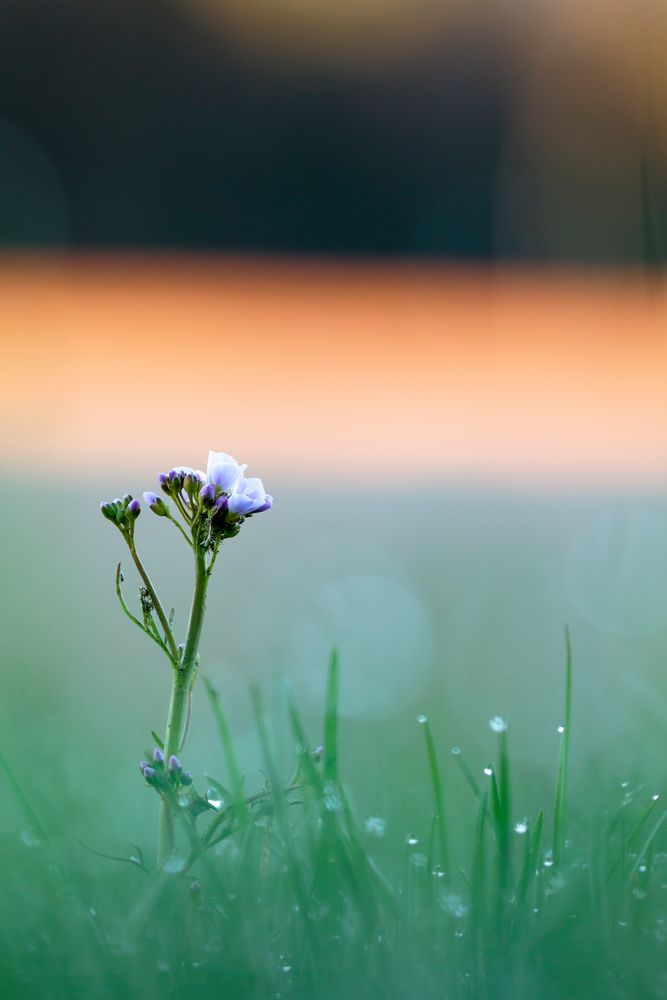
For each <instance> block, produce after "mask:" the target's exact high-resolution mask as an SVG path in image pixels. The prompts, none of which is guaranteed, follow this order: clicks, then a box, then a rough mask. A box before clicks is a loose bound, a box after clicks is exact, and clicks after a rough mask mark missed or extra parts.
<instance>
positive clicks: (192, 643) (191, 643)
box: [158, 546, 209, 866]
mask: <svg viewBox="0 0 667 1000" xmlns="http://www.w3.org/2000/svg"><path fill="white" fill-rule="evenodd" d="M208 580H209V577H208V573H207V572H206V558H205V553H204V552H203V551H202V549H201V547H200V546H197V547H196V548H195V589H194V594H193V595H192V606H191V608H190V620H189V622H188V633H187V637H186V640H185V649H184V650H183V657H182V659H181V660H180V662H179V663H178V666H177V667H175V669H174V673H173V678H172V686H171V701H170V703H169V715H168V717H167V731H166V734H165V740H164V752H165V757H166V759H167V760H169V758H170V757H171V755H172V754H178V753H179V751H180V749H181V744H182V742H183V730H184V726H185V717H186V712H187V705H188V699H189V695H190V691H191V689H192V683H193V681H194V677H195V672H196V669H197V650H198V649H199V639H200V637H201V630H202V625H203V623H204V611H205V608H206V588H207V585H208ZM171 810H172V803H171V801H169V800H168V799H167V797H166V796H163V797H162V799H161V802H160V820H159V827H158V865H159V866H161V865H163V864H164V862H165V861H166V860H167V858H168V857H169V855H170V853H171V850H172V848H173V820H172V812H171Z"/></svg>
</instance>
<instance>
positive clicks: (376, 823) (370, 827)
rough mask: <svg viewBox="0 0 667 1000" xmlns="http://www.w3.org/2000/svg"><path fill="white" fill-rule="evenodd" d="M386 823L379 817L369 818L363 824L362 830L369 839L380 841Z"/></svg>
mask: <svg viewBox="0 0 667 1000" xmlns="http://www.w3.org/2000/svg"><path fill="white" fill-rule="evenodd" d="M386 825H387V823H386V821H385V820H384V819H382V817H381V816H369V817H368V819H367V820H366V822H365V823H364V829H365V831H366V833H367V834H368V836H369V837H377V838H378V840H381V839H382V837H384V831H385V827H386Z"/></svg>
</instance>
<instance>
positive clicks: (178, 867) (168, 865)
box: [162, 858, 185, 875]
mask: <svg viewBox="0 0 667 1000" xmlns="http://www.w3.org/2000/svg"><path fill="white" fill-rule="evenodd" d="M184 869H185V858H169V860H168V861H165V863H164V864H163V865H162V871H163V872H167V874H168V875H180V873H181V872H182V871H184Z"/></svg>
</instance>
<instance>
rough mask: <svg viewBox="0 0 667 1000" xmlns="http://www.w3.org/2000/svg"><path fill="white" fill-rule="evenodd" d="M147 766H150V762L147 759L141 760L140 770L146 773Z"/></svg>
mask: <svg viewBox="0 0 667 1000" xmlns="http://www.w3.org/2000/svg"><path fill="white" fill-rule="evenodd" d="M147 767H150V764H149V763H148V761H147V760H140V761H139V770H140V771H141V773H142V774H143V773H144V771H145V770H146V768H147Z"/></svg>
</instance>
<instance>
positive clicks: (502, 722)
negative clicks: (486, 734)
mask: <svg viewBox="0 0 667 1000" xmlns="http://www.w3.org/2000/svg"><path fill="white" fill-rule="evenodd" d="M489 729H490V730H491V732H492V733H504V732H506V731H507V719H503V717H502V715H494V716H493V718H492V719H489Z"/></svg>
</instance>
